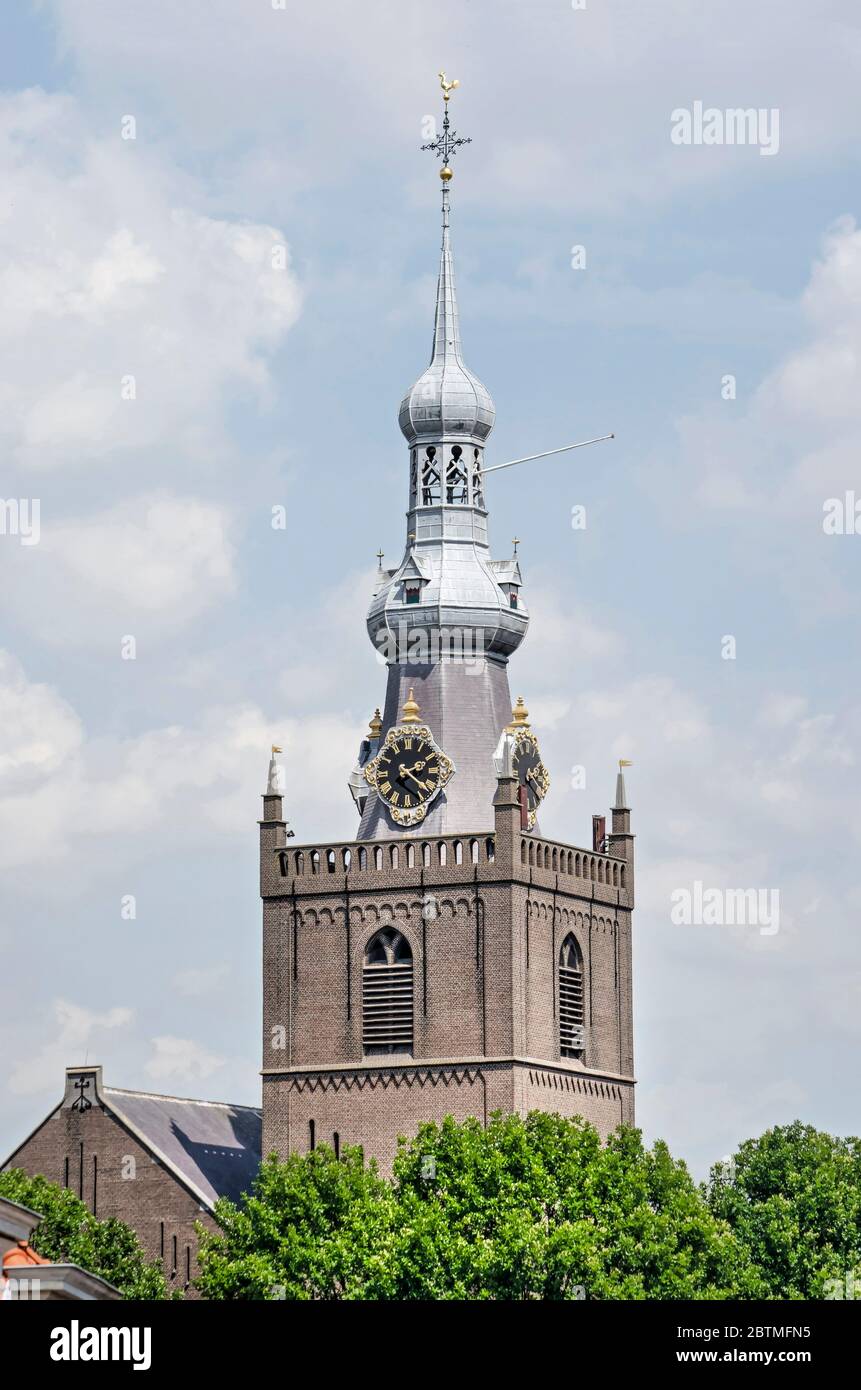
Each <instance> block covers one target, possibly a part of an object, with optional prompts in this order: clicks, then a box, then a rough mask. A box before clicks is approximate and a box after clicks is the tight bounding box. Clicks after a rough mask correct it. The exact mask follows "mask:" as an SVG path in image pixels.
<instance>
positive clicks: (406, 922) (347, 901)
mask: <svg viewBox="0 0 861 1390" xmlns="http://www.w3.org/2000/svg"><path fill="white" fill-rule="evenodd" d="M443 90H444V96H445V117H444V121H443V128H442V132H441V134H440V135H439V136H438V138H437V139H436V140H435V141H434V142H433V143H432V144H431V145H430V146H429V147H426V148H431V149H433V150H434V151H435V152H436V153H437V154H439V155H440V156H441V157H442V162H443V167H442V169H441V178H442V253H441V259H440V270H439V281H438V287H437V299H436V316H435V323H434V337H433V352H432V357H431V361H430V365H429V366H428V368H427V370H426V371H425V372H424V373H423V374H422V375H421V376H420V377H419V379H418V381H417V382H416V383H415V385H414V386H413V387H412V388H411V389H410V390H409V391H408V392H407V394H406V395H405V397H404V399H403V401H402V403H401V407H400V415H399V423H400V427H401V430H402V432H403V433H404V435H405V437H406V440H407V444H408V448H409V453H408V460H407V469H408V510H407V528H406V530H407V536H406V544H405V548H404V553H403V558H402V560H401V562H400V564H399V565H398V566H397V567H396V568H394V569H386V570H384V569H380V571H379V572H378V576H377V584H376V588H375V592H374V594H373V597H372V601H371V605H370V609H369V613H368V632H369V635H370V638H371V641H372V642H373V644H374V646H375V647H376V648H377V650H378V651H379V652H381V653H383V654H384V656H385V659H386V662H387V668H388V678H387V688H386V695H385V701H384V705H383V712H382V714H380V712H379V710H378V711H377V713H376V715H375V717H374V719H373V720H372V721H371V726H370V731H369V734H368V737H367V738H366V739H365V740H364V741H363V743H362V745H361V748H360V751H359V758H358V762H357V764H356V766H355V768H354V770H353V773H352V775H351V777H350V781H349V786H350V791H351V793H352V795H353V798H354V800H355V802H356V807H357V812H358V815H359V818H360V820H359V827H358V832H357V837H356V839H355V840H352V841H349V842H348V843H337V844H335V843H326V844H319V845H299V846H297V845H296V844H295V843H291V844H288V839H291V838H292V831H290V830H288V828H287V823H286V821H285V818H284V796H283V792H284V778H283V769H282V768H281V766H280V764H279V763H278V762H277V761H276V758H275V752H273V758H272V761H271V763H270V769H269V783H268V787H267V791H266V793H265V794H264V798H263V819H262V821H261V822H260V883H261V895H262V898H263V1068H262V1075H263V1153H264V1154H266V1153H268V1152H270V1151H272V1150H273V1149H274V1150H277V1151H278V1152H280V1153H282V1154H285V1153H287V1152H288V1151H289V1150H291V1149H296V1150H299V1151H305V1150H307V1149H308V1148H312V1147H313V1146H314V1145H315V1144H316V1143H318V1142H325V1143H327V1144H329V1145H331V1146H333V1147H334V1148H335V1149H336V1151H337V1150H338V1149H339V1148H340V1146H341V1145H343V1144H348V1143H349V1144H357V1143H358V1144H362V1145H363V1146H364V1149H365V1153H366V1155H367V1156H368V1157H371V1156H373V1157H375V1158H377V1159H378V1160H379V1162H380V1165H381V1167H382V1168H383V1169H384V1170H386V1169H388V1168H389V1167H390V1164H391V1160H392V1157H393V1155H394V1153H395V1150H396V1147H397V1138H398V1135H400V1134H405V1135H408V1136H411V1135H413V1134H414V1133H415V1131H416V1129H417V1128H418V1126H419V1124H421V1123H422V1122H423V1121H426V1120H440V1119H442V1118H443V1116H445V1115H449V1114H450V1115H454V1116H455V1117H456V1118H458V1119H462V1118H465V1117H466V1116H468V1115H473V1116H477V1117H479V1118H480V1119H482V1120H486V1119H487V1117H488V1115H490V1114H491V1112H492V1111H494V1110H503V1111H517V1112H519V1113H520V1114H526V1113H527V1112H528V1111H529V1110H535V1109H538V1110H550V1111H556V1112H558V1113H560V1114H562V1115H568V1116H574V1115H582V1116H584V1117H585V1118H586V1119H588V1120H590V1121H592V1122H593V1123H594V1124H595V1125H596V1126H597V1127H598V1128H599V1130H600V1131H601V1132H602V1133H603V1134H607V1133H609V1132H610V1131H611V1130H613V1129H614V1128H615V1127H616V1126H617V1125H619V1124H620V1123H626V1124H630V1123H633V1119H634V1076H633V1036H632V1033H633V1030H632V1009H631V912H632V908H633V901H634V845H633V836H632V834H631V826H630V811H629V809H628V806H627V797H626V793H625V783H624V776H623V774H622V771H621V767H620V771H619V776H618V778H617V783H616V797H615V805H614V807H613V810H612V821H611V831H610V833H609V834H605V833H604V820H603V818H602V817H596V818H594V821H593V837H592V847H591V848H589V849H584V848H577V847H576V846H574V845H569V844H563V843H560V842H558V841H550V840H547V839H546V838H545V837H544V836H543V835H542V834H541V833H540V830H539V827H538V823H537V814H538V810H539V807H540V803H541V801H542V799H543V797H544V795H545V793H546V792H547V790H548V787H549V774H548V773H547V770H546V769H545V767H544V764H543V762H542V761H541V754H540V750H539V746H538V739H537V736H536V734H535V733H534V732H533V730H532V729H531V727H530V724H529V717H528V711H527V710H526V708H525V706H524V704H523V701H522V700H518V702H517V705H516V706H515V707H514V708H512V699H511V695H510V692H509V684H508V662H509V657H510V656H511V655H512V654H513V653H514V652H515V651H516V650H517V648H518V647H519V646H520V643H521V642H522V641H523V639H524V637H525V635H526V630H527V627H528V623H529V616H528V612H527V609H526V605H525V602H524V598H523V594H522V575H521V572H520V566H519V563H518V560H517V557H516V555H515V556H513V557H512V558H511V559H507V560H493V559H491V558H490V550H489V547H488V527H487V519H488V513H487V508H486V499H485V472H486V471H489V470H485V466H484V452H485V447H486V444H487V440H488V436H489V435H490V432H491V430H492V428H493V422H494V413H495V412H494V406H493V401H492V400H491V397H490V394H489V392H488V391H487V389H486V388H485V387H484V386H483V385H482V383H481V382H480V381H479V380H478V378H477V377H476V376H474V375H473V373H472V372H471V371H470V370H469V369H468V368H467V366H466V365H465V362H464V359H463V350H462V347H461V338H460V325H459V318H458V308H457V299H456V295H455V286H454V275H453V268H452V253H451V242H450V230H449V196H450V181H451V177H452V171H451V168H450V167H449V161H450V158H451V156H452V154H453V153H454V152H455V150H456V148H457V146H458V145H460V144H463V143H465V141H463V140H461V139H459V138H458V137H457V136H456V134H455V132H454V131H453V130H452V129H451V127H450V122H449V111H448V102H449V98H450V96H451V91H452V85H451V84H448V83H445V81H444V79H443Z"/></svg>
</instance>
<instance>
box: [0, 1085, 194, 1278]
mask: <svg viewBox="0 0 861 1390" xmlns="http://www.w3.org/2000/svg"><path fill="white" fill-rule="evenodd" d="M94 1159H95V1160H96V1163H95V1169H94ZM66 1160H68V1174H69V1176H68V1186H69V1188H70V1190H71V1191H72V1192H74V1193H75V1195H76V1196H79V1197H81V1198H82V1200H83V1201H84V1202H85V1203H86V1205H87V1207H88V1208H89V1210H90V1211H92V1212H93V1213H94V1215H95V1216H97V1217H98V1218H99V1219H100V1220H105V1218H106V1217H109V1216H114V1217H117V1218H118V1219H119V1220H120V1221H125V1222H126V1224H127V1225H129V1226H131V1227H132V1229H133V1230H134V1231H136V1232H137V1235H138V1238H139V1240H140V1242H141V1245H142V1246H143V1248H144V1250H145V1251H146V1253H147V1256H148V1257H149V1259H152V1260H159V1261H160V1262H161V1263H162V1265H163V1268H164V1271H165V1274H166V1276H167V1279H168V1284H169V1287H170V1288H172V1289H177V1288H178V1289H185V1287H186V1274H187V1262H188V1261H189V1259H190V1270H191V1278H192V1279H194V1278H195V1277H196V1276H197V1272H198V1264H197V1233H196V1231H195V1229H194V1224H195V1222H196V1221H200V1222H201V1223H202V1224H203V1225H204V1226H205V1227H206V1228H207V1229H208V1230H214V1229H215V1223H214V1222H213V1220H212V1217H211V1216H210V1214H209V1213H208V1212H207V1211H205V1210H203V1209H201V1208H200V1206H199V1205H198V1203H197V1200H196V1199H195V1198H194V1197H193V1196H192V1195H191V1194H190V1193H189V1192H188V1191H187V1190H186V1189H185V1188H184V1187H183V1186H182V1184H181V1183H180V1182H178V1181H177V1179H176V1178H175V1177H174V1175H173V1173H171V1172H170V1170H169V1169H167V1168H165V1167H164V1166H163V1165H162V1164H161V1163H159V1162H158V1161H157V1160H156V1159H155V1158H153V1156H152V1155H151V1154H150V1153H149V1152H148V1151H147V1150H146V1149H144V1148H143V1146H142V1145H141V1144H140V1143H139V1142H138V1140H137V1139H136V1138H134V1136H133V1135H131V1134H130V1133H129V1132H128V1131H127V1130H126V1129H125V1127H124V1126H123V1125H121V1124H120V1123H119V1121H118V1120H117V1119H116V1117H115V1116H113V1115H112V1114H111V1113H110V1112H109V1111H104V1110H102V1109H101V1107H100V1106H98V1105H93V1107H92V1108H91V1109H90V1110H86V1111H84V1113H83V1114H82V1113H81V1112H80V1111H77V1110H72V1109H71V1108H69V1107H68V1106H65V1107H60V1108H59V1109H57V1110H56V1111H54V1113H53V1114H52V1115H49V1117H48V1119H47V1120H45V1122H44V1123H43V1124H42V1125H40V1126H39V1128H38V1129H37V1130H36V1131H35V1133H34V1134H32V1135H31V1136H30V1138H29V1139H27V1140H26V1141H25V1142H24V1143H23V1144H22V1145H21V1147H20V1148H19V1149H17V1150H16V1152H15V1153H14V1154H13V1155H12V1156H11V1158H10V1159H9V1160H8V1162H7V1163H6V1165H5V1166H6V1167H7V1168H23V1169H24V1171H25V1172H26V1173H30V1174H33V1175H35V1174H41V1175H42V1176H43V1177H45V1178H48V1179H49V1180H50V1181H51V1182H56V1183H59V1184H60V1185H61V1186H63V1185H64V1184H65V1174H66ZM129 1160H133V1167H132V1164H131V1163H130V1162H129ZM82 1163H83V1176H82ZM129 1171H132V1172H133V1174H134V1176H130V1177H124V1176H123V1173H124V1172H129ZM94 1176H95V1194H94ZM94 1195H95V1206H94V1202H93V1198H94ZM162 1226H163V1230H164V1235H163V1247H164V1248H163V1251H162ZM174 1239H175V1240H176V1267H175V1269H174V1260H173V1252H174ZM187 1252H188V1254H187ZM188 1296H190V1297H195V1296H196V1295H195V1292H194V1290H193V1289H190V1288H189V1289H188Z"/></svg>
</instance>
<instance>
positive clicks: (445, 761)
mask: <svg viewBox="0 0 861 1390" xmlns="http://www.w3.org/2000/svg"><path fill="white" fill-rule="evenodd" d="M453 772H454V765H453V764H452V762H451V759H450V758H447V757H446V755H445V753H443V751H442V749H440V748H438V747H437V745H436V743H434V741H433V737H432V736H431V732H430V730H429V729H427V728H425V727H424V726H418V727H417V726H413V727H401V728H397V729H390V730H389V732H388V734H387V735H386V740H385V743H384V744H383V746H382V748H381V749H380V751H379V753H378V754H377V756H376V757H375V758H373V759H372V761H371V762H370V763H368V766H367V767H366V768H365V778H366V780H367V781H368V782H369V783H370V784H371V786H374V787H376V789H377V795H378V796H379V797H380V799H381V800H382V801H384V802H385V803H386V806H387V807H388V809H389V812H390V813H391V816H392V819H393V820H394V821H395V822H397V824H399V825H415V824H416V823H417V822H418V821H421V820H424V818H425V815H426V814H427V809H428V806H429V805H430V803H431V802H432V801H433V799H434V797H435V796H436V795H437V793H438V792H439V791H440V789H441V788H442V787H444V786H445V784H446V782H447V781H448V779H449V777H451V775H452V773H453Z"/></svg>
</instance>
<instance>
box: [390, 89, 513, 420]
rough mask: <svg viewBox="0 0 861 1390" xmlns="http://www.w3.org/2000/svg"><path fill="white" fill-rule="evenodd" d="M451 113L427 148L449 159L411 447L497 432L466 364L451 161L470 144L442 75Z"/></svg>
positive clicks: (410, 412) (410, 411) (406, 412)
mask: <svg viewBox="0 0 861 1390" xmlns="http://www.w3.org/2000/svg"><path fill="white" fill-rule="evenodd" d="M440 80H441V82H442V88H443V95H444V98H445V103H446V105H445V115H444V117H443V126H442V132H441V133H440V134H439V135H438V136H437V138H436V139H435V140H433V141H431V142H430V144H427V145H422V149H424V150H433V151H434V152H435V153H436V154H437V155H438V156H439V157H441V158H442V160H443V167H442V169H441V170H440V178H441V179H442V249H441V251H440V263H439V279H438V280H437V291H436V312H435V315H434V335H433V350H432V353H431V360H430V365H429V366H428V367H427V369H426V370H425V371H424V372H422V374H421V376H420V377H419V379H418V381H416V383H415V384H414V385H413V386H412V387H411V388H410V390H409V391H407V393H406V395H405V396H404V398H403V400H402V401H401V408H400V411H399V414H398V423H399V424H400V427H401V430H402V431H403V433H404V435H405V436H406V439H407V440H408V442H409V443H410V444H416V443H420V442H421V443H431V444H442V443H444V442H446V441H448V440H451V441H452V442H455V443H456V442H458V441H460V440H463V441H465V442H470V441H471V442H472V443H474V444H475V443H477V444H483V443H484V441H485V440H486V439H487V436H488V435H489V434H490V431H491V430H492V429H493V422H494V419H495V416H496V411H495V409H494V405H493V401H492V399H491V396H490V392H489V391H488V389H487V387H486V386H485V385H484V384H483V383H482V382H481V381H479V379H478V377H477V376H476V375H475V374H474V373H473V372H471V371H470V370H469V368H468V367H467V365H466V363H465V362H464V360H463V348H462V346H461V341H460V319H459V315H458V308H457V294H456V291H455V285H454V265H453V261H452V254H451V230H450V213H451V206H450V193H449V186H450V184H451V180H452V177H453V174H452V170H451V167H450V165H449V160H450V159H451V157H452V155H453V154H454V152H455V150H456V149H457V147H458V146H459V145H466V144H470V143H471V141H470V140H469V138H468V137H460V136H458V135H457V133H456V132H455V131H453V130H452V129H451V124H450V121H449V114H448V102H449V99H450V97H451V93H452V91H453V89H454V88H455V87H456V86H457V85H458V84H457V82H446V80H445V74H444V73H440Z"/></svg>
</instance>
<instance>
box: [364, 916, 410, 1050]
mask: <svg viewBox="0 0 861 1390" xmlns="http://www.w3.org/2000/svg"><path fill="white" fill-rule="evenodd" d="M362 1046H363V1049H364V1052H365V1055H366V1056H367V1055H368V1054H374V1053H381V1052H412V1050H413V953H412V951H411V950H410V945H409V942H408V941H407V939H406V937H404V936H402V935H401V933H400V932H398V931H393V930H387V931H380V932H377V934H376V936H374V937H372V938H371V940H370V941H369V942H368V945H367V948H366V950H365V957H364V961H363V964H362Z"/></svg>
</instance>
